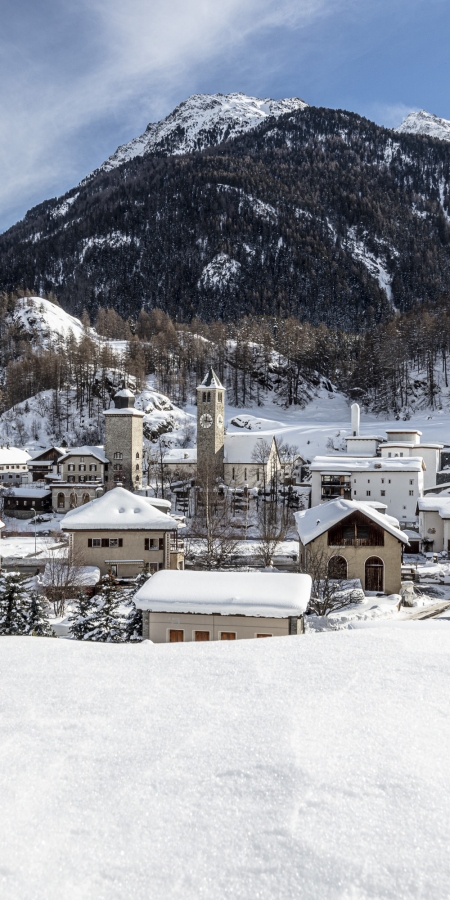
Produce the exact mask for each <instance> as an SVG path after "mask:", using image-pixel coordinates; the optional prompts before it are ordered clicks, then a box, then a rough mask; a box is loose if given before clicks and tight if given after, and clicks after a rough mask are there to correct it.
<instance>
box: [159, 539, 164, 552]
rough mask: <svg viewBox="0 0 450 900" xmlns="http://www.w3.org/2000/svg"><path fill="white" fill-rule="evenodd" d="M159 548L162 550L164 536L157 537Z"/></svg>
mask: <svg viewBox="0 0 450 900" xmlns="http://www.w3.org/2000/svg"><path fill="white" fill-rule="evenodd" d="M159 549H160V550H164V538H160V539H159Z"/></svg>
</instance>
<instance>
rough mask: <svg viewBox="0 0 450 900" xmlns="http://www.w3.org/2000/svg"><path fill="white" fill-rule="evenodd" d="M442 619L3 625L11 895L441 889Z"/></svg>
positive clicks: (444, 822)
mask: <svg viewBox="0 0 450 900" xmlns="http://www.w3.org/2000/svg"><path fill="white" fill-rule="evenodd" d="M449 676H450V627H449V624H448V622H445V621H441V622H429V623H420V624H419V623H403V624H401V625H400V624H399V625H394V624H392V623H387V624H386V625H384V626H381V627H378V628H367V629H364V630H360V631H353V632H345V631H342V632H338V633H328V634H322V635H313V636H304V637H292V638H280V639H276V638H274V639H272V640H271V641H254V642H252V641H248V642H247V641H242V642H241V643H238V644H227V645H225V646H222V645H217V644H211V645H208V644H202V645H194V644H190V645H189V644H186V645H177V646H176V647H174V646H156V645H151V644H149V643H144V644H140V645H137V646H130V645H127V646H120V645H119V646H113V645H85V644H80V643H75V642H73V643H72V642H70V641H57V640H51V639H44V638H9V639H8V638H4V639H3V640H2V641H1V653H0V678H1V684H2V742H1V743H0V784H1V795H0V802H1V808H2V816H1V819H0V842H1V846H2V865H1V868H0V886H1V887H2V895H3V896H5V897H6V896H7V897H9V898H16V897H31V896H32V897H33V898H35V900H40V898H45V900H49V898H50V900H53V898H60V897H64V898H72V897H74V898H75V897H96V898H108V900H110V898H117V897H121V898H122V897H133V898H143V900H144V898H147V897H150V896H151V897H152V900H154V898H157V900H167V898H172V897H174V898H175V897H176V898H180V897H182V898H183V900H185V898H196V900H197V898H211V900H212V898H214V900H216V898H233V900H234V898H249V900H250V898H251V900H254V898H256V897H258V898H267V900H269V898H274V897H276V898H289V900H291V898H293V897H302V900H303V898H311V900H317V898H327V900H329V898H358V900H361V898H377V900H378V898H406V897H408V898H415V897H417V898H419V897H428V898H438V897H439V898H441V897H444V896H448V895H449V892H450V858H449V854H448V846H449V839H450V834H449V816H448V809H449V805H450V770H449V766H448V745H449V740H450V718H449V716H448V705H449V702H448V679H449Z"/></svg>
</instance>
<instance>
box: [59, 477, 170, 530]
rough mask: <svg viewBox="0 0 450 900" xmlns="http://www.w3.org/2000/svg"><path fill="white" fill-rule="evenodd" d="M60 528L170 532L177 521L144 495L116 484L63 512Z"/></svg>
mask: <svg viewBox="0 0 450 900" xmlns="http://www.w3.org/2000/svg"><path fill="white" fill-rule="evenodd" d="M61 528H62V530H63V531H94V530H97V531H125V530H126V531H128V530H130V531H140V530H143V531H172V530H173V529H175V528H178V522H176V521H175V519H173V518H172V516H168V515H167V513H163V512H161V511H160V510H159V509H156V507H155V506H153V505H152V504H151V503H149V502H148V500H147V498H146V497H140V496H139V494H132V493H131V491H127V490H126V489H125V488H121V487H117V488H113V489H112V490H111V491H107V492H106V494H103V495H102V496H101V497H98V498H97V499H96V500H91V501H90V503H85V504H84V505H83V506H79V507H78V508H77V509H71V510H70V512H68V513H66V515H65V516H64V518H63V520H62V522H61Z"/></svg>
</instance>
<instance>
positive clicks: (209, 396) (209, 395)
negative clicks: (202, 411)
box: [208, 391, 211, 403]
mask: <svg viewBox="0 0 450 900" xmlns="http://www.w3.org/2000/svg"><path fill="white" fill-rule="evenodd" d="M208 403H211V391H208Z"/></svg>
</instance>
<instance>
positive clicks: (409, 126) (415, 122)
mask: <svg viewBox="0 0 450 900" xmlns="http://www.w3.org/2000/svg"><path fill="white" fill-rule="evenodd" d="M395 131H399V132H400V133H401V134H427V135H428V136H429V137H434V138H439V139H440V140H441V141H450V121H449V120H448V119H440V118H439V116H434V115H433V114H432V113H428V112H426V111H425V110H424V109H421V110H419V112H411V113H409V114H408V115H407V116H406V119H404V120H403V122H402V123H401V125H399V126H398V128H396V129H395Z"/></svg>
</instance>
